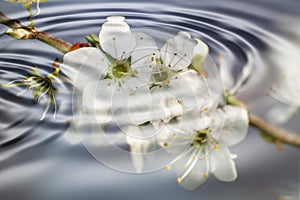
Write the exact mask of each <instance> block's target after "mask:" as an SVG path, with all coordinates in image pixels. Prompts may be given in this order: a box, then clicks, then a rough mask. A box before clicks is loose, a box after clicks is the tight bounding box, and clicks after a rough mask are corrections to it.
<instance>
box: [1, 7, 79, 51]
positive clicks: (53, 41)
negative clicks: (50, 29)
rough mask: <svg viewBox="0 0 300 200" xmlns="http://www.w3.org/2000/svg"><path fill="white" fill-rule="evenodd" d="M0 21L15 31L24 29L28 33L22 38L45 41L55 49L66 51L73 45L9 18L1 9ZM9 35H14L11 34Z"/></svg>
mask: <svg viewBox="0 0 300 200" xmlns="http://www.w3.org/2000/svg"><path fill="white" fill-rule="evenodd" d="M0 23H1V24H4V25H6V26H8V27H9V28H11V29H13V30H16V31H19V30H24V31H27V32H29V33H30V34H29V35H28V36H27V37H25V38H23V39H24V40H26V39H37V40H39V41H41V42H43V43H46V44H48V45H50V46H52V47H54V48H55V49H57V50H58V51H60V52H62V53H68V52H69V51H71V48H72V46H73V45H72V44H71V43H69V42H66V41H65V40H62V39H60V38H57V37H54V36H52V35H50V34H49V33H47V32H42V31H39V30H37V29H36V28H32V27H30V26H25V25H24V24H22V23H21V22H20V21H19V20H13V19H9V18H8V17H6V16H5V15H4V13H2V12H1V11H0ZM10 36H12V37H14V36H13V35H10Z"/></svg>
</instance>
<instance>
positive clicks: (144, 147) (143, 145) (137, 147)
mask: <svg viewBox="0 0 300 200" xmlns="http://www.w3.org/2000/svg"><path fill="white" fill-rule="evenodd" d="M151 130H153V129H151V128H150V129H149V126H145V127H144V126H129V127H127V128H126V132H127V135H126V141H127V143H128V144H129V145H130V151H131V158H132V162H133V166H134V168H135V170H136V172H138V173H141V172H142V170H143V166H144V155H143V154H145V153H147V152H148V149H149V148H150V146H151V144H152V143H153V141H152V138H151V135H149V134H152V133H151ZM133 135H135V136H138V137H133Z"/></svg>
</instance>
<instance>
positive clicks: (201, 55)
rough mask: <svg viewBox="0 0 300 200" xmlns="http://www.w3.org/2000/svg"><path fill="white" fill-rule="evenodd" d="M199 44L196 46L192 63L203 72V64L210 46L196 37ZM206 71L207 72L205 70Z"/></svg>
mask: <svg viewBox="0 0 300 200" xmlns="http://www.w3.org/2000/svg"><path fill="white" fill-rule="evenodd" d="M195 40H196V41H197V45H196V46H195V48H194V52H193V59H192V65H193V66H194V67H195V68H196V70H197V71H198V72H200V73H201V72H203V70H204V69H203V64H204V62H205V60H206V58H207V56H208V53H209V48H208V46H207V44H205V43H204V42H203V41H201V40H199V39H195ZM204 73H205V72H204Z"/></svg>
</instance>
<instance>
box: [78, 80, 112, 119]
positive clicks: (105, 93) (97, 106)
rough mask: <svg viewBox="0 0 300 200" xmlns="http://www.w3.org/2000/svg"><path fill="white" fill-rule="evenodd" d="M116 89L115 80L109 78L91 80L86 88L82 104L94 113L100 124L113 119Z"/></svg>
mask: <svg viewBox="0 0 300 200" xmlns="http://www.w3.org/2000/svg"><path fill="white" fill-rule="evenodd" d="M115 90H116V84H115V82H113V81H112V80H109V79H105V80H100V81H94V82H91V83H89V84H88V85H87V86H86V87H85V88H84V91H83V96H82V106H83V108H84V109H87V111H89V112H92V113H94V114H95V116H96V118H97V121H98V123H100V124H101V123H106V122H108V121H110V120H111V117H112V116H111V115H112V98H113V92H114V91H115Z"/></svg>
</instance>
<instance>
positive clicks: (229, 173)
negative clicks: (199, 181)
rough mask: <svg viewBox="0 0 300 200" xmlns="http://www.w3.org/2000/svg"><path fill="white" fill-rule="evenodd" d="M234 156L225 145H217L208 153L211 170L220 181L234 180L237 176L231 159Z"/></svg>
mask: <svg viewBox="0 0 300 200" xmlns="http://www.w3.org/2000/svg"><path fill="white" fill-rule="evenodd" d="M235 157H236V156H235V155H233V154H231V153H230V151H229V150H228V148H227V147H226V146H225V145H219V148H218V149H214V150H213V151H212V152H211V154H210V155H209V160H210V162H211V172H212V173H213V174H214V176H215V177H216V178H217V179H219V180H221V181H234V180H235V179H236V178H237V171H236V167H235V163H234V161H233V160H232V159H233V158H235Z"/></svg>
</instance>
